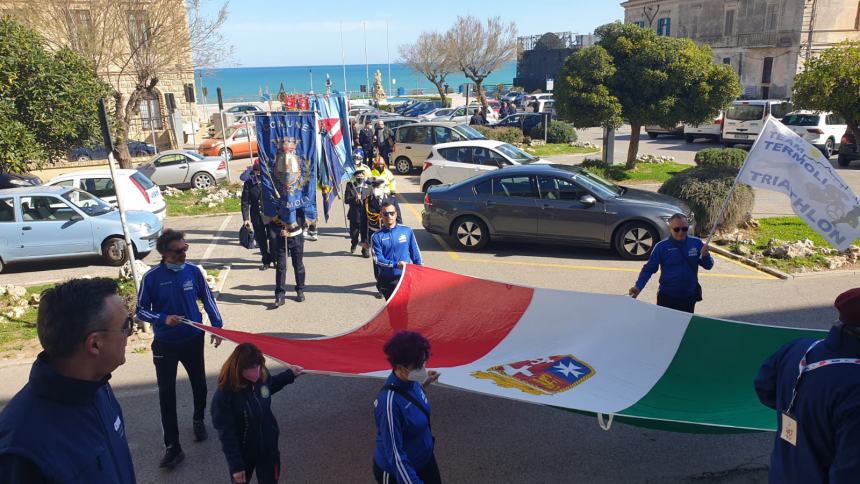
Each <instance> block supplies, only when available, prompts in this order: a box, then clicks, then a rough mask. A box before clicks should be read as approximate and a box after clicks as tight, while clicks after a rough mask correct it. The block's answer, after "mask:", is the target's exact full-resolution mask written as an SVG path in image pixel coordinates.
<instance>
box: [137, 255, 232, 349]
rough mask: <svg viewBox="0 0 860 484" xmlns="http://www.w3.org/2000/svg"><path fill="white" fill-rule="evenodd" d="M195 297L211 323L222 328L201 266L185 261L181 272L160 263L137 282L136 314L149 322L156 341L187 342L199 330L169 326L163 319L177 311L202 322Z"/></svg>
mask: <svg viewBox="0 0 860 484" xmlns="http://www.w3.org/2000/svg"><path fill="white" fill-rule="evenodd" d="M198 299H199V300H200V301H203V308H204V309H205V310H206V314H208V315H209V321H210V322H211V323H212V326H215V327H216V328H220V327H222V326H223V325H224V323H223V322H222V320H221V314H220V313H219V312H218V307H217V306H216V305H215V298H214V297H213V296H212V291H210V290H209V285H208V284H206V278H205V277H203V271H202V270H201V269H200V267H198V266H196V265H194V264H188V263H186V264H185V267H184V268H183V269H182V270H181V271H178V272H174V271H172V270H170V269H168V268H167V266H165V265H164V263H161V264H158V265H157V266H155V267H153V268H152V269H150V270H149V271H148V272H147V273H146V274H144V275H143V279H141V281H140V290H139V292H138V293H137V317H138V318H140V319H141V320H143V321H146V322H148V323H152V327H153V329H154V331H155V339H156V340H158V341H162V342H166V343H179V342H183V341H187V340H188V339H189V338H193V337H194V336H196V335H198V334H200V330H199V329H197V328H195V327H193V326H189V325H187V324H177V325H176V326H168V325H166V324H164V320H165V319H167V316H168V315H170V314H177V315H179V316H184V317H185V318H187V319H190V320H191V321H194V322H197V323H200V322H203V315H202V314H200V309H199V308H198V307H197V300H198Z"/></svg>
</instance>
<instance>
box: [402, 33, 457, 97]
mask: <svg viewBox="0 0 860 484" xmlns="http://www.w3.org/2000/svg"><path fill="white" fill-rule="evenodd" d="M400 57H401V58H402V60H403V63H404V64H406V65H408V66H409V68H410V69H412V70H413V71H415V72H418V73H420V74H422V75H423V76H424V77H425V78H427V80H428V81H430V82H432V83H433V85H434V86H436V89H437V90H438V91H439V96H440V97H441V98H442V103H443V105H444V106H447V105H448V97H447V95H446V93H445V78H446V77H448V74H450V73H451V72H453V71H454V70H455V69H456V68H457V64H456V61H455V60H454V58H453V57H452V55H451V50H450V49H448V48H447V45H446V40H445V36H444V35H442V34H439V33H437V32H423V33H422V34H421V35H419V36H418V39H417V40H416V41H415V43H414V44H404V45H401V46H400Z"/></svg>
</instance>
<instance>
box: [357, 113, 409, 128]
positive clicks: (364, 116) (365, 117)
mask: <svg viewBox="0 0 860 484" xmlns="http://www.w3.org/2000/svg"><path fill="white" fill-rule="evenodd" d="M396 117H399V116H398V115H397V114H395V113H389V112H388V111H380V110H378V109H375V110H373V111H366V112H363V113H361V114H359V115H358V116H357V117H356V120H357V121H358V125H359V126H364V123H366V122H367V121H370V122H371V123H373V122H375V121H376V120H377V119H379V118H382V120H383V121H385V119H386V118H396Z"/></svg>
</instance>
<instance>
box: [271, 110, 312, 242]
mask: <svg viewBox="0 0 860 484" xmlns="http://www.w3.org/2000/svg"><path fill="white" fill-rule="evenodd" d="M316 136H317V135H316V121H315V116H314V115H313V114H312V113H307V112H302V113H298V112H269V113H265V114H262V115H258V116H257V146H258V147H259V155H260V171H261V172H262V175H263V180H262V185H263V213H264V214H265V215H266V216H268V217H274V216H276V215H277V216H278V217H280V219H281V220H282V221H283V222H284V223H286V224H287V225H295V224H296V211H297V210H298V209H304V210H305V215H306V217H307V218H308V219H309V220H308V221H309V222H311V221H315V220H316V211H315V206H316V186H317V159H318V154H317V141H316Z"/></svg>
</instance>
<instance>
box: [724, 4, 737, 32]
mask: <svg viewBox="0 0 860 484" xmlns="http://www.w3.org/2000/svg"><path fill="white" fill-rule="evenodd" d="M734 34H735V11H734V10H726V23H725V28H724V29H723V35H725V36H729V35H734Z"/></svg>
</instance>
